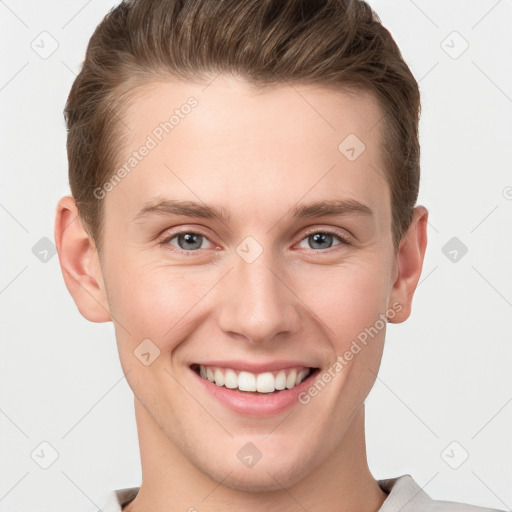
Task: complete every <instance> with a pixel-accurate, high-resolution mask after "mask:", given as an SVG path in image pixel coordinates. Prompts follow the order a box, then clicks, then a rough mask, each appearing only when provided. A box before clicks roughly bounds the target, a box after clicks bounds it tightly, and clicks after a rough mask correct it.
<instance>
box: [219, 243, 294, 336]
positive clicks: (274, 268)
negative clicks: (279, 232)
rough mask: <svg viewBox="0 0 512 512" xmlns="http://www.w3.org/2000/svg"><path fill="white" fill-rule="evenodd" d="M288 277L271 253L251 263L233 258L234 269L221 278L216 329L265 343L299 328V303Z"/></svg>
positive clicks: (265, 252) (264, 254)
mask: <svg viewBox="0 0 512 512" xmlns="http://www.w3.org/2000/svg"><path fill="white" fill-rule="evenodd" d="M290 280H291V279H290V277H289V275H287V273H286V272H285V271H283V270H282V269H281V268H280V265H278V264H277V263H276V260H275V259H274V258H273V256H272V254H271V251H263V253H262V254H261V255H260V256H259V257H258V258H257V259H256V260H255V261H252V262H250V263H249V262H247V261H245V260H244V259H243V258H242V257H239V256H238V255H235V258H234V268H233V269H232V270H231V272H229V274H228V275H227V276H226V279H224V283H223V290H222V293H221V297H222V298H223V300H222V303H221V304H220V305H219V307H220V312H218V317H217V318H218V322H219V327H220V328H221V329H222V331H223V332H225V333H226V334H227V335H229V336H238V337H239V338H245V340H246V341H247V342H248V343H252V344H265V343H269V342H272V341H275V338H276V337H277V336H278V335H279V337H286V336H287V335H291V334H293V333H294V332H296V331H298V330H299V329H300V327H301V325H300V322H301V316H300V314H299V310H300V304H301V302H300V300H299V298H298V297H297V295H296V294H295V293H294V290H293V283H290Z"/></svg>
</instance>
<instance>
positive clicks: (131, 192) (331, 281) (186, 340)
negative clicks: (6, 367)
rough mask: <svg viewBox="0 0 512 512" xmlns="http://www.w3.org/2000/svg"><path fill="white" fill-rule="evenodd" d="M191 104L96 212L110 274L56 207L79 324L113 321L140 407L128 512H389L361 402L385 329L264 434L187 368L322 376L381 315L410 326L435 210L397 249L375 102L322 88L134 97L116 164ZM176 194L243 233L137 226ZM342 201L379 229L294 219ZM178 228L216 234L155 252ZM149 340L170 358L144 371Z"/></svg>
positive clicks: (217, 85)
mask: <svg viewBox="0 0 512 512" xmlns="http://www.w3.org/2000/svg"><path fill="white" fill-rule="evenodd" d="M190 96H194V97H195V98H196V99H197V101H198V105H197V107H195V108H194V109H192V111H191V113H190V114H188V115H187V116H186V117H185V118H184V119H182V120H180V123H179V125H177V126H176V127H175V128H174V130H173V131H172V132H171V133H170V134H168V135H166V136H165V137H164V138H163V140H162V141H161V143H160V144H159V145H158V146H157V147H156V148H154V149H152V150H151V152H150V153H149V154H148V155H147V156H146V157H145V158H144V159H143V160H142V161H141V162H140V163H138V165H137V167H136V168H134V169H133V170H132V172H131V173H130V174H129V175H128V176H126V177H125V178H124V179H123V180H122V181H121V182H120V183H119V184H117V185H116V186H115V187H114V188H113V190H111V191H110V192H108V194H107V195H106V197H105V198H104V199H103V201H104V208H105V210H104V215H105V224H104V232H103V236H102V240H103V243H104V246H103V248H102V252H101V257H100V256H99V255H98V252H97V250H96V246H95V245H94V242H93V241H92V240H91V239H90V238H89V237H88V236H87V233H86V231H85V230H84V228H83V225H82V222H81V221H80V219H79V218H77V209H76V206H75V203H74V200H73V198H72V197H70V196H66V197H63V198H62V199H61V200H60V202H59V204H58V207H57V215H56V224H55V240H56V245H57V248H58V254H59V259H60V264H61V267H62V272H63V275H64V279H65V282H66V285H67V288H68V290H69V291H70V293H71V294H72V296H73V298H74V300H75V302H76V304H77V307H78V309H79V310H80V313H81V314H82V315H83V316H84V317H85V318H87V319H89V320H91V321H93V322H107V321H112V322H113V324H114V326H115V332H116V339H117V345H118V349H119V355H120V359H121V364H122V367H123V370H124V372H125V374H126V378H127V381H128V383H129V385H130V387H131V389H132V390H133V392H134V403H135V414H136V421H137V429H138V435H139V442H140V453H141V461H142V485H141V489H140V491H139V494H138V495H137V497H136V498H135V500H134V501H133V502H132V503H131V504H130V505H128V506H127V507H126V508H125V510H127V511H130V512H133V511H136V512H150V511H153V512H154V511H160V510H168V511H171V510H176V511H177V510H188V509H189V507H195V508H196V509H197V510H199V511H201V512H208V511H215V510H223V511H228V512H229V511H235V510H236V511H239V510H244V511H249V512H252V511H260V510H262V507H268V508H269V509H270V510H281V511H284V512H286V511H297V510H304V509H306V510H308V511H315V512H318V511H325V512H327V511H332V512H334V511H336V512H340V511H342V512H348V511H354V512H355V511H356V510H357V511H362V510H364V511H377V510H378V509H379V508H380V506H381V505H382V503H383V502H384V500H385V499H386V497H387V495H386V494H385V493H384V492H383V491H382V490H381V489H380V487H379V486H378V484H377V481H376V480H375V479H374V478H373V476H372V474H371V472H370V470H369V468H368V464H367V457H366V447H365V429H364V421H365V413H364V401H365V399H366V397H367V396H368V394H369V392H370V390H371V388H372V386H373V384H374V382H375V379H376V375H377V372H378V369H379V365H380V361H381V356H382V351H383V347H384V338H385V331H386V329H385V326H384V328H382V329H380V330H379V333H378V335H375V336H374V337H373V338H371V341H369V343H368V344H367V345H366V346H364V348H363V349H362V350H361V351H360V352H359V353H358V354H357V355H355V356H354V358H353V359H352V360H351V361H350V362H349V363H348V364H347V365H346V366H344V368H343V370H342V371H341V372H339V373H338V374H337V376H336V378H334V379H332V380H331V382H329V384H328V385H326V386H325V388H324V389H322V391H321V392H320V393H318V395H317V396H316V397H314V398H313V399H311V401H310V402H309V403H308V404H306V405H303V404H300V403H297V404H294V405H293V406H292V409H290V410H287V411H285V412H283V413H281V414H277V415H274V416H269V417H259V418H254V417H251V418H248V417H246V416H244V415H242V414H239V413H236V412H233V411H231V410H229V409H227V408H226V407H225V406H223V405H222V404H220V403H218V402H217V401H216V400H214V399H213V398H211V397H210V395H209V394H207V393H206V392H205V391H203V390H202V388H201V386H200V385H199V382H198V381H197V378H196V377H195V376H194V375H193V374H192V373H191V370H190V369H189V365H190V364H191V363H193V362H194V361H198V360H202V361H205V360H220V359H227V358H231V359H237V360H251V361H258V362H259V361H271V360H284V359H288V360H289V359H293V360H300V361H308V362H311V364H310V366H317V367H320V368H321V371H322V372H325V371H327V369H328V368H329V367H330V366H332V364H333V362H334V361H335V360H336V356H338V355H342V354H344V353H345V352H346V350H347V349H348V348H349V347H350V345H351V343H352V341H353V340H354V339H356V337H357V335H358V334H359V333H361V332H362V331H364V329H365V328H368V327H370V326H372V325H374V324H375V323H376V321H377V320H378V319H379V315H380V314H386V313H387V312H389V311H390V310H393V312H394V313H395V314H394V317H393V318H392V319H389V321H391V322H394V323H400V322H403V321H404V320H406V319H407V318H408V317H409V315H410V310H411V303H412V298H413V295H414V291H415V289H416V286H417V284H418V281H419V278H420V274H421V270H422V265H423V258H424V254H425V249H426V244H427V235H426V229H427V218H428V212H427V210H426V209H425V208H424V207H423V206H417V207H416V208H415V210H414V217H413V221H412V223H411V225H410V228H409V230H408V232H407V233H406V235H405V236H404V237H403V238H402V240H401V242H400V246H399V249H398V251H395V250H394V248H393V245H392V238H391V199H390V191H389V187H388V185H387V183H386V181H385V180H384V179H383V176H384V171H383V161H382V149H381V137H382V134H381V132H380V130H381V129H382V127H383V123H379V120H381V119H382V111H381V109H380V108H379V106H378V104H377V103H376V101H375V100H374V98H373V97H372V96H370V95H367V94H364V93H360V94H358V95H357V96H353V95H351V96H348V95H347V94H346V93H342V92H340V91H334V90H331V89H328V88H326V87H322V86H312V85H309V86H306V85H301V86H298V85H294V86H293V87H291V86H290V85H286V84H284V85H279V86H276V87H272V88H267V89H265V90H263V91H259V92H256V91H255V90H253V89H252V88H251V87H250V86H249V85H248V84H247V83H246V82H244V81H243V80H240V79H235V78H232V77H229V78H228V77H226V76H223V75H221V76H219V77H217V78H216V79H215V80H214V82H213V83H211V84H210V85H209V86H208V87H205V85H204V84H199V83H183V82H171V81H169V82H158V83H152V84H147V85H144V86H141V87H140V88H139V89H138V90H137V93H136V94H134V95H133V98H132V101H131V102H130V104H129V107H128V108H127V110H126V112H125V113H124V115H123V120H124V122H125V123H126V124H127V125H128V127H129V128H130V131H129V132H127V133H128V135H127V138H126V142H125V144H123V145H122V147H120V149H119V164H120V165H122V164H123V163H124V162H125V161H126V160H127V158H128V157H129V156H130V154H131V153H132V151H134V150H136V149H137V148H139V147H140V146H141V145H142V144H143V143H144V141H145V140H146V137H147V136H148V134H151V133H152V131H153V130H154V128H155V126H157V125H158V124H159V123H160V122H161V121H163V120H165V119H167V118H168V117H169V115H170V114H171V113H172V111H173V109H175V108H178V107H179V106H180V105H182V104H183V103H185V102H186V100H187V98H189V97H190ZM351 133H353V134H356V135H357V136H358V137H359V139H361V140H362V141H363V142H364V144H365V146H366V149H365V151H364V152H363V153H362V154H361V155H360V156H359V157H358V158H357V159H356V160H355V161H349V160H348V159H347V158H346V157H345V156H344V155H343V154H341V153H340V151H339V150H338V145H339V144H340V142H341V141H342V140H343V139H344V138H345V137H346V136H347V135H348V134H351ZM171 197H172V198H174V199H182V200H190V201H199V202H203V203H206V204H208V205H215V206H217V207H221V206H222V207H224V208H225V209H226V211H228V212H229V213H230V214H231V219H230V220H229V222H225V223H223V222H220V221H218V220H212V219H203V218H193V217H183V216H179V217H178V216H173V215H153V216H148V217H147V218H144V219H142V220H139V221H133V218H134V217H135V216H136V214H137V212H138V211H139V210H140V209H141V208H142V207H143V206H144V205H145V204H147V203H148V202H149V201H151V200H154V199H155V198H159V199H163V198H171ZM333 199H355V200H358V201H360V202H362V203H364V204H366V205H368V206H369V207H370V208H371V210H372V211H373V215H372V216H365V215H361V214H352V215H347V216H327V217H315V218H310V219H305V220H300V221H297V220H294V219H292V218H291V217H289V213H290V211H291V209H292V208H293V207H294V206H295V205H296V203H299V202H300V203H301V204H303V203H309V202H312V201H317V200H333ZM332 229H335V230H336V229H337V230H339V232H341V233H342V234H343V235H344V236H350V237H351V243H350V245H348V244H344V243H343V242H341V241H340V240H339V239H338V238H336V236H334V237H333V238H332V239H330V238H327V239H326V240H325V241H324V242H323V245H322V244H321V245H312V244H314V240H312V237H311V236H309V235H313V234H314V233H323V232H325V230H332ZM179 230H184V231H186V232H192V233H199V234H202V235H204V238H201V237H199V243H201V241H202V244H201V245H200V248H198V249H197V248H192V249H191V248H190V246H191V244H190V242H189V244H188V245H187V243H186V242H185V241H183V240H182V239H181V240H180V239H178V237H176V236H175V237H174V238H173V239H172V240H171V241H168V242H164V243H162V240H164V238H168V237H171V236H173V235H175V234H176V233H177V232H178V231H179ZM246 236H252V237H253V238H254V239H255V240H256V241H257V243H258V244H259V246H260V247H261V248H262V250H263V252H262V253H261V255H260V256H259V257H258V258H257V259H256V260H255V261H254V262H252V263H248V262H247V261H245V260H244V259H243V258H242V257H240V256H239V254H238V253H237V252H236V248H237V247H238V246H239V244H240V243H241V242H242V240H244V238H245V237H246ZM192 245H193V244H192ZM193 247H197V245H196V246H193ZM180 249H181V250H182V251H188V253H189V254H183V253H180V252H179V251H180ZM393 304H395V308H394V309H393ZM397 304H398V305H399V307H400V308H401V309H400V311H396V305H397ZM147 338H149V339H150V340H151V341H152V342H153V343H154V344H155V345H156V346H158V348H159V350H160V355H159V356H158V357H157V358H156V359H155V360H154V361H153V362H152V363H151V364H150V365H148V366H145V365H144V364H142V363H141V361H140V360H139V359H138V358H137V357H135V356H134V354H133V351H134V350H135V349H136V347H137V346H138V345H139V344H140V343H141V341H142V340H144V339H147ZM290 411H291V414H290ZM247 442H252V443H253V444H254V445H256V446H257V448H258V449H259V450H260V452H261V453H262V458H261V459H260V460H259V461H258V462H257V463H256V464H255V465H254V466H252V467H251V468H248V467H246V466H244V465H243V464H242V463H241V462H240V460H239V459H238V458H237V453H238V451H239V450H240V449H241V448H242V447H243V446H244V445H245V444H246V443H247ZM191 510H192V509H191Z"/></svg>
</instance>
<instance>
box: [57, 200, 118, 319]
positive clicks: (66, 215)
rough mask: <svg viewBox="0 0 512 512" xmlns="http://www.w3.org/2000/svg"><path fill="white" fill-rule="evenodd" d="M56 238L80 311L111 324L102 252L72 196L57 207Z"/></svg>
mask: <svg viewBox="0 0 512 512" xmlns="http://www.w3.org/2000/svg"><path fill="white" fill-rule="evenodd" d="M54 236H55V244H56V247H57V253H58V256H59V262H60V267H61V270H62V275H63V277H64V281H65V283H66V287H67V289H68V290H69V293H70V294H71V296H72V297H73V300H74V301H75V304H76V305H77V307H78V310H79V311H80V313H81V314H82V316H83V317H85V318H87V320H90V321H91V322H108V321H109V320H111V316H110V312H109V306H108V301H107V296H106V292H105V285H104V282H103V274H102V270H101V265H100V260H99V256H98V252H97V250H96V246H95V244H94V242H93V241H92V240H91V238H90V237H89V235H88V233H87V232H86V230H85V229H84V227H83V225H82V221H81V220H80V218H79V216H78V209H77V207H76V203H75V200H74V198H73V197H72V196H65V197H63V198H61V199H60V201H59V202H58V204H57V210H56V215H55V230H54Z"/></svg>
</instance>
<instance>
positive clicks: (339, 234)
mask: <svg viewBox="0 0 512 512" xmlns="http://www.w3.org/2000/svg"><path fill="white" fill-rule="evenodd" d="M318 233H322V234H324V235H332V236H334V237H336V238H338V239H339V241H340V243H339V244H337V245H335V246H334V247H329V248H328V249H325V250H323V249H309V250H310V251H315V253H318V252H322V253H325V252H331V251H333V250H334V251H335V250H337V249H336V247H337V246H343V245H352V244H351V242H350V239H349V238H348V237H347V236H346V235H344V234H343V233H342V232H340V231H337V230H334V229H325V230H319V229H316V230H312V231H309V232H307V233H305V234H304V236H303V237H302V238H301V239H300V242H302V241H303V240H305V239H306V238H308V237H310V236H311V235H315V234H318ZM184 234H191V235H200V236H202V237H203V238H206V239H207V240H208V241H210V240H209V238H208V237H207V236H206V235H204V234H203V233H201V232H199V231H192V230H182V231H178V232H176V233H173V234H172V235H170V236H166V237H165V238H164V239H163V240H161V241H160V242H159V244H160V245H161V246H166V247H169V246H170V244H169V242H170V241H171V240H173V239H174V238H176V237H178V236H179V235H184ZM210 243H211V242H210ZM169 250H171V251H172V252H177V253H178V254H187V255H190V254H193V253H195V252H200V251H201V249H194V250H192V251H185V250H183V249H180V248H179V247H176V246H173V248H172V249H169Z"/></svg>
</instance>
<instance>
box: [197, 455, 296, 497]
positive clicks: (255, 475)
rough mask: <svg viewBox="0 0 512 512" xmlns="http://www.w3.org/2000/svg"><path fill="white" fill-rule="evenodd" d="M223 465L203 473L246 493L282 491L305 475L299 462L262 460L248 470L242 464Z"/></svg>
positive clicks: (204, 468)
mask: <svg viewBox="0 0 512 512" xmlns="http://www.w3.org/2000/svg"><path fill="white" fill-rule="evenodd" d="M224 462H226V464H221V463H220V461H218V463H217V464H215V466H213V467H204V466H203V468H202V471H203V472H204V473H206V474H208V475H209V476H210V478H212V479H213V480H215V481H216V482H219V483H221V484H222V485H223V486H226V487H229V488H231V489H235V490H238V491H246V492H255V493H257V492H261V493H264V492H272V491H282V490H283V488H288V487H290V486H292V485H294V484H296V483H297V482H299V481H300V480H302V479H303V478H304V477H305V476H306V475H305V469H304V464H298V461H284V463H283V462H281V463H279V461H278V460H273V461H267V462H266V463H265V462H264V461H263V459H262V460H260V461H259V462H258V463H257V464H256V465H255V466H253V467H252V468H246V467H244V466H243V465H242V464H241V463H238V464H236V465H234V466H233V464H231V463H229V464H228V463H227V461H224ZM237 462H238V461H237Z"/></svg>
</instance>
